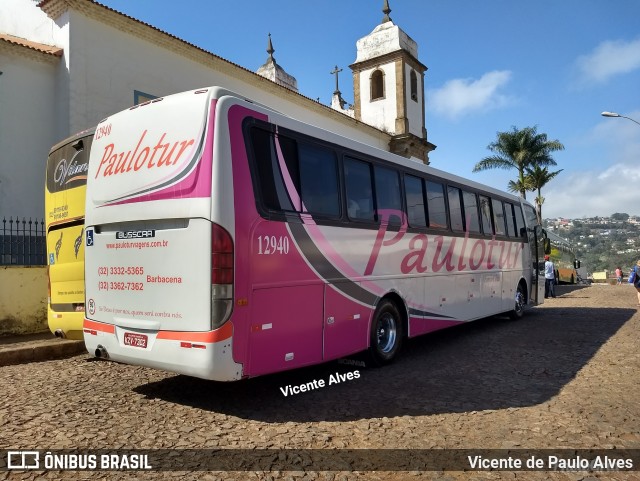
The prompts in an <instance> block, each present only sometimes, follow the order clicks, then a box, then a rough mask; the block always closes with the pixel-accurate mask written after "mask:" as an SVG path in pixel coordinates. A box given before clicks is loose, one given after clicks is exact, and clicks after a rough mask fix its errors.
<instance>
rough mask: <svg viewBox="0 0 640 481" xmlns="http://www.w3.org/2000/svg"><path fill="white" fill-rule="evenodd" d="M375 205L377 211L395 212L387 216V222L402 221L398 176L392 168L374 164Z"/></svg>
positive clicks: (398, 222)
mask: <svg viewBox="0 0 640 481" xmlns="http://www.w3.org/2000/svg"><path fill="white" fill-rule="evenodd" d="M373 172H374V174H375V185H376V205H377V209H378V212H380V211H381V210H383V209H385V210H391V211H395V212H397V214H396V215H394V216H391V217H390V218H389V224H397V225H400V223H401V222H402V197H401V196H400V177H399V175H398V172H397V171H396V170H394V169H389V168H386V167H380V166H375V167H374V169H373Z"/></svg>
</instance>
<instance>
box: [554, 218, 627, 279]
mask: <svg viewBox="0 0 640 481" xmlns="http://www.w3.org/2000/svg"><path fill="white" fill-rule="evenodd" d="M543 225H544V227H545V229H548V230H550V231H552V232H554V233H555V234H557V235H559V236H560V237H562V238H564V239H567V240H568V241H569V242H571V244H572V245H573V246H574V248H575V250H576V258H577V259H580V261H581V263H582V266H583V267H586V269H587V271H588V272H594V271H603V270H609V271H612V270H614V269H615V268H616V267H617V266H620V267H621V268H622V270H623V272H624V273H625V274H627V273H628V272H629V269H630V268H631V267H632V266H634V265H635V263H636V261H637V260H638V259H640V216H636V215H628V214H619V213H618V214H613V215H612V216H611V217H593V218H588V219H545V220H544V221H543Z"/></svg>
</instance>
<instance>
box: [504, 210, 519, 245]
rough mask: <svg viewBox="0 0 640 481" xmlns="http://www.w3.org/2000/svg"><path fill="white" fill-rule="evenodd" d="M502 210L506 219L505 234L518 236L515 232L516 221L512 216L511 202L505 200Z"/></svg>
mask: <svg viewBox="0 0 640 481" xmlns="http://www.w3.org/2000/svg"><path fill="white" fill-rule="evenodd" d="M504 210H505V213H506V216H505V220H506V221H507V235H508V236H509V237H518V235H517V234H516V224H515V222H516V221H515V219H514V217H513V204H511V203H509V202H505V203H504Z"/></svg>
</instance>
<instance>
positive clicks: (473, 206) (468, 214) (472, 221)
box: [462, 190, 480, 233]
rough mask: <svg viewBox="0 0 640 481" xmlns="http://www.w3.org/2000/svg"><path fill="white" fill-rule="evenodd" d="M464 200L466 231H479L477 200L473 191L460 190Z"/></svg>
mask: <svg viewBox="0 0 640 481" xmlns="http://www.w3.org/2000/svg"><path fill="white" fill-rule="evenodd" d="M462 199H463V200H464V219H465V223H466V229H465V231H467V232H475V233H479V232H480V218H479V217H478V200H477V199H476V194H474V193H473V192H467V191H464V190H463V191H462Z"/></svg>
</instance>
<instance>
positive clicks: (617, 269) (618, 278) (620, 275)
mask: <svg viewBox="0 0 640 481" xmlns="http://www.w3.org/2000/svg"><path fill="white" fill-rule="evenodd" d="M616 279H617V280H618V285H622V269H620V267H616Z"/></svg>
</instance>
